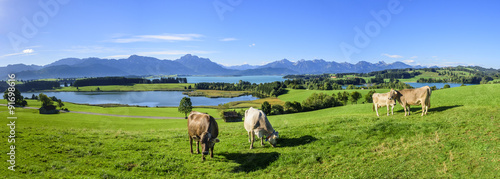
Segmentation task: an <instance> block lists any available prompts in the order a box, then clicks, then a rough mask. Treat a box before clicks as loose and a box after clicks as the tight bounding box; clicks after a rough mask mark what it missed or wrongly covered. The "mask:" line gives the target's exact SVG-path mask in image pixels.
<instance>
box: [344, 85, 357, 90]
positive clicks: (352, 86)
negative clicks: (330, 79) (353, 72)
mask: <svg viewBox="0 0 500 179" xmlns="http://www.w3.org/2000/svg"><path fill="white" fill-rule="evenodd" d="M354 88H355V87H354V85H349V86H347V88H346V89H348V90H351V89H354Z"/></svg>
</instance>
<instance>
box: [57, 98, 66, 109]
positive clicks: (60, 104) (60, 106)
mask: <svg viewBox="0 0 500 179" xmlns="http://www.w3.org/2000/svg"><path fill="white" fill-rule="evenodd" d="M57 106H58V107H59V108H61V110H62V107H63V106H64V103H63V102H62V100H61V99H58V100H57Z"/></svg>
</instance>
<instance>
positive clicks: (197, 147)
mask: <svg viewBox="0 0 500 179" xmlns="http://www.w3.org/2000/svg"><path fill="white" fill-rule="evenodd" d="M196 152H197V153H198V154H200V141H197V142H196Z"/></svg>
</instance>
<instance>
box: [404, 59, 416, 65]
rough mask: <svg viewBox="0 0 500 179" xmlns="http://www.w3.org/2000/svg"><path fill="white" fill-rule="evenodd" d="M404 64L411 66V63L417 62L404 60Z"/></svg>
mask: <svg viewBox="0 0 500 179" xmlns="http://www.w3.org/2000/svg"><path fill="white" fill-rule="evenodd" d="M403 62H404V63H406V64H410V63H414V62H415V60H403Z"/></svg>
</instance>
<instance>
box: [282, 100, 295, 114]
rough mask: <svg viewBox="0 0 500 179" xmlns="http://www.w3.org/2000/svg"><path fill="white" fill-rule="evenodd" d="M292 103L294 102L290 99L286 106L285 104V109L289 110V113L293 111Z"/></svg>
mask: <svg viewBox="0 0 500 179" xmlns="http://www.w3.org/2000/svg"><path fill="white" fill-rule="evenodd" d="M292 105H293V104H292V102H290V101H287V102H285V106H284V108H285V109H284V110H285V112H287V113H288V112H291V109H292Z"/></svg>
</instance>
